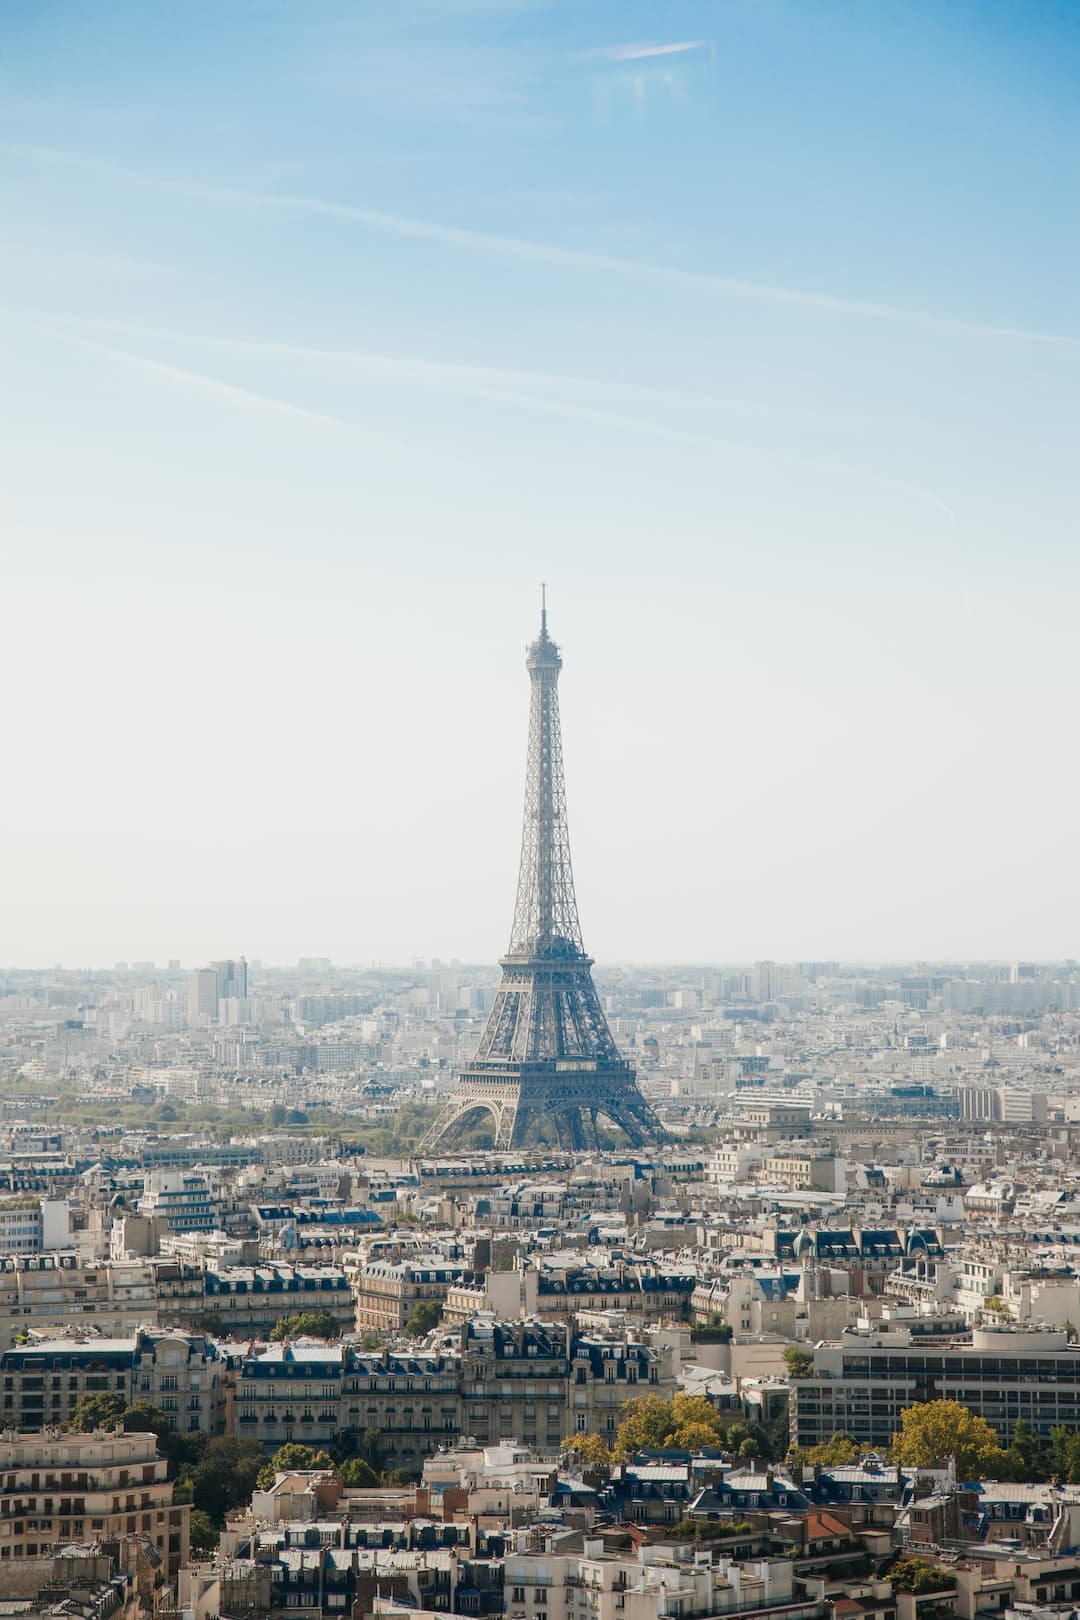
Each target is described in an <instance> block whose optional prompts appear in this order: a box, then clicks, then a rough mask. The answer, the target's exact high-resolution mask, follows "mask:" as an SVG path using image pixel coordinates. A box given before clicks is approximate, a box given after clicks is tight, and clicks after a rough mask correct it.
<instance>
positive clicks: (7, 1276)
mask: <svg viewBox="0 0 1080 1620" xmlns="http://www.w3.org/2000/svg"><path fill="white" fill-rule="evenodd" d="M204 1308H205V1306H204V1303H203V1280H202V1272H201V1270H199V1269H198V1268H195V1267H191V1266H184V1265H181V1264H179V1263H178V1262H177V1261H176V1260H172V1259H163V1258H158V1257H155V1258H152V1259H142V1260H107V1261H103V1262H99V1263H97V1264H93V1265H86V1264H84V1263H83V1262H82V1261H81V1260H80V1258H79V1256H78V1255H76V1254H74V1253H72V1252H71V1251H70V1250H60V1251H58V1252H57V1253H55V1254H39V1255H27V1256H25V1257H15V1256H8V1257H6V1258H2V1259H0V1350H6V1349H8V1348H9V1347H10V1346H11V1345H12V1344H14V1342H15V1339H16V1337H17V1336H18V1335H20V1334H22V1333H24V1332H26V1330H27V1329H28V1328H34V1329H35V1330H37V1331H39V1332H45V1333H48V1332H49V1331H50V1330H55V1331H56V1332H59V1331H60V1330H61V1329H62V1328H64V1327H66V1326H67V1324H68V1323H70V1322H80V1321H84V1320H85V1321H86V1322H87V1323H88V1324H92V1325H93V1326H94V1327H95V1328H96V1329H97V1330H98V1331H99V1332H102V1333H106V1334H109V1335H111V1336H113V1337H117V1338H122V1337H124V1336H129V1335H131V1334H132V1333H134V1332H136V1331H137V1329H138V1328H139V1327H141V1326H143V1325H144V1324H153V1323H162V1324H164V1325H172V1324H174V1323H176V1322H179V1321H181V1320H184V1319H188V1320H190V1319H191V1318H192V1317H193V1316H197V1315H199V1314H200V1313H201V1312H202V1311H203V1310H204Z"/></svg>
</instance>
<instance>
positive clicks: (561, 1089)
mask: <svg viewBox="0 0 1080 1620" xmlns="http://www.w3.org/2000/svg"><path fill="white" fill-rule="evenodd" d="M525 662H526V668H527V669H528V671H529V678H530V682H531V696H530V708H529V754H528V763H527V766H526V772H525V820H524V825H523V829H522V837H521V867H520V870H519V873H518V886H517V899H516V902H515V905H514V926H513V929H512V931H511V935H510V949H509V950H508V952H507V954H506V955H505V956H504V957H503V958H502V962H501V964H500V965H501V967H502V979H501V981H500V984H499V988H498V991H497V992H496V996H495V1001H494V1004H493V1006H492V1009H491V1012H490V1014H489V1015H488V1020H487V1023H486V1025H485V1026H484V1032H483V1035H482V1036H481V1038H480V1045H479V1047H478V1048H477V1053H476V1057H475V1058H474V1059H473V1062H472V1063H471V1064H470V1065H469V1067H468V1068H466V1069H463V1070H462V1071H461V1073H460V1074H459V1076H458V1081H457V1085H456V1086H455V1088H454V1090H453V1092H452V1093H451V1095H450V1096H449V1098H448V1099H447V1102H446V1104H445V1107H444V1108H443V1110H442V1112H441V1113H440V1115H439V1118H438V1119H437V1120H436V1121H435V1123H434V1125H433V1126H432V1127H431V1129H430V1130H429V1131H428V1133H427V1135H426V1136H425V1138H424V1140H423V1142H422V1143H421V1148H420V1150H421V1152H431V1151H432V1150H434V1149H435V1148H437V1147H440V1146H443V1145H445V1144H448V1143H450V1142H452V1141H453V1140H454V1138H455V1137H457V1136H459V1135H461V1134H462V1133H463V1132H464V1131H465V1130H466V1129H468V1128H469V1127H470V1126H471V1125H473V1124H474V1123H475V1122H476V1121H478V1119H479V1118H480V1117H481V1116H482V1115H484V1114H485V1113H486V1114H489V1115H490V1116H491V1117H492V1119H493V1120H494V1124H495V1146H496V1148H516V1147H527V1146H530V1145H532V1144H535V1145H537V1146H539V1145H541V1144H546V1145H553V1144H555V1143H558V1144H559V1146H561V1147H564V1148H578V1149H586V1148H590V1147H595V1146H597V1145H598V1137H597V1122H598V1121H599V1120H600V1119H607V1120H609V1121H610V1122H611V1123H612V1124H613V1125H615V1126H617V1127H618V1128H619V1129H620V1130H621V1131H622V1132H623V1133H624V1134H625V1136H626V1137H627V1138H628V1139H629V1141H630V1142H631V1143H632V1144H633V1145H634V1146H641V1145H643V1144H645V1143H647V1142H656V1141H662V1140H663V1134H664V1133H663V1131H662V1130H661V1128H660V1125H659V1123H658V1122H657V1120H656V1118H655V1117H654V1115H653V1113H652V1110H651V1109H650V1108H649V1106H648V1104H647V1103H646V1101H645V1099H644V1097H643V1096H642V1095H641V1092H640V1091H639V1090H638V1086H637V1081H636V1079H635V1077H634V1071H633V1069H632V1068H631V1067H630V1065H629V1064H628V1063H627V1062H626V1061H625V1059H624V1058H622V1057H621V1056H620V1054H619V1050H618V1048H617V1046H616V1045H615V1041H614V1039H613V1037H612V1034H611V1031H610V1029H609V1028H608V1024H607V1019H606V1018H605V1017H604V1013H603V1009H602V1007H601V1006H600V1001H599V998H598V996H597V994H596V987H595V985H594V984H593V980H592V958H591V957H589V956H586V954H585V950H584V947H583V945H582V942H581V924H580V922H579V921H578V910H577V899H576V897H575V895H574V874H573V868H572V866H571V862H570V840H569V836H568V833H567V826H566V790H565V787H564V783H563V758H562V734H561V730H560V725H559V671H560V670H561V669H562V659H561V657H560V656H559V649H558V647H557V646H556V645H555V643H554V642H553V641H552V640H551V638H550V636H549V635H548V628H547V608H546V605H545V606H544V608H543V609H542V610H541V615H540V635H539V637H538V638H537V640H536V641H534V642H533V643H532V645H531V647H530V648H529V650H528V655H527V657H526V661H525Z"/></svg>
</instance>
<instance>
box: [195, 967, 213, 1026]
mask: <svg viewBox="0 0 1080 1620" xmlns="http://www.w3.org/2000/svg"><path fill="white" fill-rule="evenodd" d="M217 1010H218V976H217V974H216V973H215V971H214V969H213V968H195V969H194V970H193V971H192V972H191V973H189V974H188V1017H189V1018H190V1019H191V1021H192V1023H200V1022H201V1021H202V1020H203V1019H204V1018H216V1017H217Z"/></svg>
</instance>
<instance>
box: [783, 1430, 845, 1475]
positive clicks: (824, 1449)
mask: <svg viewBox="0 0 1080 1620" xmlns="http://www.w3.org/2000/svg"><path fill="white" fill-rule="evenodd" d="M858 1455H859V1448H858V1446H857V1445H856V1444H855V1442H854V1440H853V1439H852V1438H851V1436H850V1434H845V1433H844V1431H843V1430H842V1429H837V1431H836V1433H835V1434H831V1435H830V1436H829V1438H828V1439H827V1440H823V1441H822V1442H821V1444H820V1445H817V1446H805V1447H800V1448H799V1449H798V1450H797V1451H796V1452H795V1455H794V1460H795V1462H798V1463H811V1464H816V1465H817V1466H818V1467H819V1468H840V1467H842V1466H843V1464H844V1463H849V1462H853V1461H854V1460H855V1458H856V1457H857V1456H858Z"/></svg>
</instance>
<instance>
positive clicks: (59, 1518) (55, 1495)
mask: <svg viewBox="0 0 1080 1620" xmlns="http://www.w3.org/2000/svg"><path fill="white" fill-rule="evenodd" d="M165 1474H166V1464H165V1459H164V1457H159V1456H158V1448H157V1439H156V1436H154V1435H152V1434H122V1433H120V1432H115V1433H113V1432H107V1431H104V1430H98V1431H97V1432H95V1433H93V1434H60V1433H59V1432H57V1431H56V1430H48V1431H47V1432H45V1433H43V1434H38V1435H23V1434H20V1435H16V1434H13V1433H11V1432H10V1431H5V1432H4V1433H2V1434H0V1569H2V1564H3V1561H4V1560H5V1559H17V1558H33V1557H36V1556H40V1555H41V1554H43V1553H47V1552H49V1551H51V1549H52V1547H53V1546H54V1544H55V1543H57V1542H67V1541H83V1540H94V1541H119V1540H122V1539H123V1538H124V1537H125V1536H144V1537H147V1538H148V1539H149V1540H150V1541H151V1542H152V1543H153V1544H154V1546H155V1548H156V1549H157V1552H158V1555H159V1556H160V1558H161V1562H162V1567H163V1569H165V1570H166V1572H167V1573H168V1574H169V1575H173V1574H175V1573H176V1571H177V1570H178V1569H179V1567H180V1565H181V1564H182V1563H184V1562H186V1560H187V1556H188V1521H189V1517H190V1512H191V1510H190V1508H189V1507H187V1506H180V1505H176V1504H174V1502H173V1488H172V1484H171V1483H170V1482H169V1480H168V1479H166V1477H165ZM3 1586H4V1577H3V1574H2V1573H0V1591H3Z"/></svg>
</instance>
